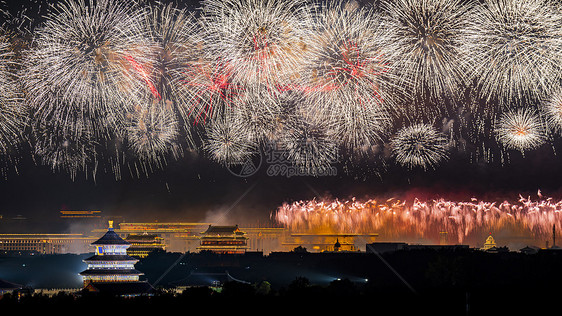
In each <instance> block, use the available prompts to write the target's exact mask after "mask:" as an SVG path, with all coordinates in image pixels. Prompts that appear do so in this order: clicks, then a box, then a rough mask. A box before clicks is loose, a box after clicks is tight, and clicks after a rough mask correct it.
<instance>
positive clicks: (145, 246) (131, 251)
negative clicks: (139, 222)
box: [125, 233, 165, 258]
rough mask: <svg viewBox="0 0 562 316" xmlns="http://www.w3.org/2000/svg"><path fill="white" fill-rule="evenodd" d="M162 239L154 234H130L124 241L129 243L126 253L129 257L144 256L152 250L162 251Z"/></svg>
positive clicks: (163, 246)
mask: <svg viewBox="0 0 562 316" xmlns="http://www.w3.org/2000/svg"><path fill="white" fill-rule="evenodd" d="M163 240H164V239H163V238H162V237H158V235H156V234H147V233H144V234H130V235H129V236H127V238H125V241H127V242H129V243H130V244H131V246H130V247H129V248H128V249H127V254H128V255H129V256H131V257H136V258H145V257H147V256H148V255H149V254H150V253H151V252H153V251H158V250H162V251H163V250H164V248H165V245H164V242H163Z"/></svg>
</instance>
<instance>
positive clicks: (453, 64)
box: [382, 0, 471, 112]
mask: <svg viewBox="0 0 562 316" xmlns="http://www.w3.org/2000/svg"><path fill="white" fill-rule="evenodd" d="M382 8H383V9H384V13H385V18H384V20H385V26H386V27H388V28H390V30H391V31H390V32H389V38H388V41H389V45H391V46H392V50H391V51H390V53H391V54H392V58H393V59H395V60H399V61H400V62H398V63H397V65H396V67H395V69H394V70H395V71H396V73H397V77H399V78H400V81H401V83H400V84H401V85H405V86H412V87H413V94H415V95H416V97H420V96H422V97H424V96H425V95H426V94H429V96H430V97H432V98H437V99H441V98H443V97H456V96H458V94H459V90H461V89H462V88H463V87H464V84H465V82H464V81H465V77H466V71H465V69H464V67H463V60H464V58H466V56H465V55H466V53H468V52H467V51H464V50H462V49H461V46H462V44H463V43H464V41H465V40H466V35H467V32H466V29H467V27H468V20H467V13H468V12H469V10H470V8H471V7H470V6H469V5H468V4H467V3H466V2H465V1H461V0H452V1H451V0H399V1H389V0H384V1H383V3H382ZM416 104H417V103H416ZM425 107H427V106H424V108H425ZM418 110H420V109H418ZM421 111H424V112H426V111H427V110H425V109H421Z"/></svg>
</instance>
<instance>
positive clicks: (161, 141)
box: [126, 99, 179, 166]
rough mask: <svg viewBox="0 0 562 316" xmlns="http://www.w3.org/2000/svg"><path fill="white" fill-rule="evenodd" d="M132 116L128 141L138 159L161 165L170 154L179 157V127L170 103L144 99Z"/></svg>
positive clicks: (128, 129)
mask: <svg viewBox="0 0 562 316" xmlns="http://www.w3.org/2000/svg"><path fill="white" fill-rule="evenodd" d="M129 116H130V119H129V122H128V124H127V126H126V131H127V140H128V142H129V147H130V148H131V149H132V151H133V152H134V154H135V156H136V157H137V158H139V159H140V160H142V161H146V162H148V163H156V164H157V165H159V166H161V164H162V161H165V160H166V158H167V156H168V155H170V156H172V157H173V158H177V157H178V154H179V148H178V146H177V140H178V139H177V138H178V135H179V131H178V130H179V125H178V121H177V118H176V115H175V114H174V112H173V108H172V105H171V102H169V101H168V102H166V101H156V100H152V101H151V100H150V99H149V100H141V102H138V103H137V106H136V107H135V108H134V110H133V111H132V112H131V113H130V114H129Z"/></svg>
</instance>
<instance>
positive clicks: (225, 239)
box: [198, 225, 248, 254]
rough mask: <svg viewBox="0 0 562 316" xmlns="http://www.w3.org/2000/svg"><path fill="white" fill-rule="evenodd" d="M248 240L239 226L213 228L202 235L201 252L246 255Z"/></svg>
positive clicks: (210, 226)
mask: <svg viewBox="0 0 562 316" xmlns="http://www.w3.org/2000/svg"><path fill="white" fill-rule="evenodd" d="M247 241H248V238H247V237H246V234H245V233H244V232H242V231H241V230H240V229H239V228H238V225H235V226H212V225H209V228H207V230H206V231H205V232H203V233H202V236H201V246H199V247H198V249H199V251H211V252H214V253H220V254H241V253H245V252H246V249H247V248H248V246H247Z"/></svg>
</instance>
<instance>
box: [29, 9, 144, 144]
mask: <svg viewBox="0 0 562 316" xmlns="http://www.w3.org/2000/svg"><path fill="white" fill-rule="evenodd" d="M142 14H143V12H142V11H141V10H138V9H136V8H135V7H134V6H132V5H128V4H125V2H122V1H107V0H99V1H96V2H86V1H85V0H78V1H65V2H62V3H58V4H57V5H55V6H54V7H53V8H52V10H51V12H50V13H49V14H48V15H47V16H46V20H45V22H44V23H43V25H42V26H41V27H40V28H39V29H38V30H36V32H35V38H34V41H33V48H32V49H31V50H29V51H28V52H27V54H26V58H25V63H24V66H25V68H24V71H23V72H22V73H23V79H24V80H23V82H24V83H25V89H26V92H27V93H26V99H27V102H28V104H30V106H31V108H32V110H33V111H34V116H35V119H37V120H45V119H47V118H50V119H54V120H57V121H58V122H59V124H61V125H62V124H65V122H67V121H68V120H69V118H70V117H71V116H72V115H71V114H72V113H73V112H81V113H83V114H84V115H81V116H80V117H81V118H84V119H87V120H90V121H91V122H93V121H97V124H90V123H88V122H83V123H78V125H83V126H88V127H90V128H94V129H95V130H94V131H92V132H93V134H94V135H95V136H96V135H99V134H103V133H108V132H113V131H115V130H117V128H116V126H118V125H119V123H120V122H123V120H122V118H123V114H124V113H125V109H124V105H123V104H124V103H123V96H124V95H130V94H132V93H133V92H136V91H137V90H141V89H146V88H147V87H146V86H145V85H146V84H147V83H149V82H150V81H149V77H148V74H147V73H146V72H145V71H144V65H145V64H151V62H150V60H147V58H148V57H147V56H151V55H150V52H151V48H150V46H149V44H148V41H147V40H146V39H145V36H144V35H145V34H144V33H143V30H142V27H141V25H140V21H142ZM100 118H104V119H100ZM96 137H97V136H96Z"/></svg>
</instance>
